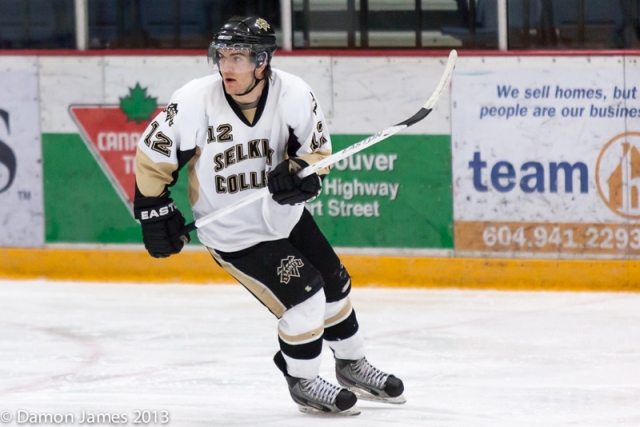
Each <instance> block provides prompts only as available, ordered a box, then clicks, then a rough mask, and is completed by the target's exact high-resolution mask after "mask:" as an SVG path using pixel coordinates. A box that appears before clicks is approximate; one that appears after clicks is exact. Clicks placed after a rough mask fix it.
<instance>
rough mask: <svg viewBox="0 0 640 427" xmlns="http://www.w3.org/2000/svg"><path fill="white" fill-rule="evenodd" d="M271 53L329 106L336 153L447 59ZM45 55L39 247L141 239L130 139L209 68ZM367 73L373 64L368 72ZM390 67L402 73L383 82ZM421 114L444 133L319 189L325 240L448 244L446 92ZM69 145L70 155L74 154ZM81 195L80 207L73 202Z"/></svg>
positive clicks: (415, 99)
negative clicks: (42, 236)
mask: <svg viewBox="0 0 640 427" xmlns="http://www.w3.org/2000/svg"><path fill="white" fill-rule="evenodd" d="M276 59H277V60H274V65H275V66H277V67H278V68H281V69H283V70H285V71H288V72H291V73H293V74H295V75H298V76H300V77H302V78H303V79H304V80H305V81H306V82H308V84H309V85H310V86H311V87H312V88H313V89H314V91H315V93H316V95H317V96H318V102H320V103H321V104H322V106H323V110H324V111H325V112H326V113H327V116H328V125H329V130H330V132H331V137H332V141H333V144H334V150H335V151H338V150H340V149H342V148H346V147H347V146H348V145H351V144H353V143H355V142H357V141H359V140H361V139H363V138H366V137H368V136H370V135H371V134H373V133H375V132H377V131H380V130H382V129H383V128H385V127H388V126H390V125H392V124H394V123H397V122H399V121H402V120H404V119H406V118H408V117H410V116H411V115H413V114H414V113H415V112H416V111H417V110H418V109H419V108H420V106H421V105H422V104H423V103H424V101H426V99H427V97H428V96H429V94H430V92H429V91H431V90H433V87H435V85H436V84H437V81H438V78H439V76H440V74H441V73H442V67H443V64H442V61H441V60H440V59H437V58H434V59H428V60H426V59H424V60H423V59H418V60H413V59H405V60H404V61H399V60H396V59H393V60H390V61H387V60H386V59H384V60H383V59H380V58H377V59H376V60H375V63H376V66H377V67H376V68H375V69H372V68H371V65H372V64H371V61H370V60H364V59H363V60H359V61H358V60H356V59H354V58H348V59H343V58H341V59H339V60H332V59H331V58H329V57H281V58H278V57H276ZM41 61H42V63H41V64H42V67H41V82H40V85H41V93H42V126H43V135H42V138H43V150H44V156H45V160H46V161H45V173H46V177H47V179H46V180H45V190H46V192H45V196H46V199H45V207H46V212H47V228H46V239H47V243H89V244H102V243H141V234H140V226H139V225H138V223H137V222H136V221H135V220H134V219H133V215H132V214H131V212H132V198H133V190H134V180H135V162H134V159H135V147H136V144H137V141H138V139H139V138H140V135H141V134H142V132H144V129H145V128H146V126H147V124H148V123H149V122H150V120H151V118H152V117H154V116H155V115H156V114H158V112H160V111H161V110H162V109H163V108H165V106H166V105H167V103H168V101H169V98H170V96H171V94H172V93H173V91H175V90H177V89H178V88H180V87H181V86H182V85H184V84H185V83H187V82H188V81H189V80H191V79H193V78H197V77H201V76H203V75H206V74H208V73H210V72H211V71H210V69H208V67H207V65H206V61H205V60H203V59H202V58H193V57H184V58H180V57H176V58H170V57H164V58H163V57H160V58H155V57H149V58H130V57H105V58H100V57H66V58H42V59H41ZM365 70H369V71H370V72H369V73H368V74H369V75H368V77H367V78H366V79H364V78H362V76H363V75H364V71H365ZM389 70H396V71H397V72H398V74H399V76H396V77H395V78H394V79H392V80H389V76H388V72H389ZM425 76H426V77H428V79H426V77H425ZM425 79H426V80H425ZM356 82H357V84H356ZM417 87H419V90H418V89H416V88H417ZM394 88H395V89H394ZM356 119H357V120H356ZM429 121H430V124H429V126H428V129H430V130H431V132H433V133H442V134H424V133H422V134H411V132H407V133H406V134H403V135H399V136H396V137H393V138H390V139H389V140H388V141H384V142H383V143H381V144H379V145H378V146H376V147H372V148H371V149H368V150H366V151H365V152H363V153H358V154H357V155H355V156H354V157H352V158H351V159H348V160H345V161H342V162H340V163H338V164H337V165H336V167H334V168H333V170H332V172H331V174H330V175H329V177H328V178H327V179H326V180H325V182H324V190H323V193H322V195H321V197H319V198H318V199H316V201H315V202H314V203H311V204H310V205H309V210H310V211H311V212H312V214H313V215H314V216H315V218H316V220H317V221H318V223H319V224H320V227H321V228H322V230H323V231H324V232H325V233H326V234H327V237H328V238H329V240H330V241H331V243H333V244H334V245H336V246H340V247H349V248H410V249H452V248H453V221H452V218H453V213H452V206H453V205H452V200H451V152H450V138H449V135H447V134H446V133H447V132H448V128H449V113H448V98H447V99H446V100H445V99H443V100H442V102H441V105H440V106H439V107H438V108H437V109H436V110H435V111H434V113H433V114H432V115H431V116H430V117H429ZM415 128H418V125H416V126H415ZM411 130H412V131H415V129H414V127H412V128H411ZM419 131H421V132H425V128H424V127H423V128H420V129H419ZM361 132H369V133H366V134H365V133H361ZM66 153H73V161H72V162H70V161H69V158H68V156H67V155H66ZM186 175H187V174H186V170H184V171H183V172H182V173H181V174H180V178H179V179H178V183H177V184H176V186H175V187H174V188H172V189H171V191H172V197H173V198H174V200H175V201H176V203H177V205H178V207H179V208H180V210H181V211H182V212H183V213H184V214H185V216H186V217H187V220H191V212H190V208H189V202H188V199H187V190H186V187H187V186H186V181H187V176H186ZM71 195H73V199H72V198H71ZM74 200H75V201H74ZM78 201H80V203H81V204H82V207H83V209H81V210H77V209H75V206H76V204H77V203H78ZM72 215H73V218H74V221H72V222H70V221H69V220H68V218H70V217H71V216H72ZM192 237H193V236H192ZM195 240H196V239H194V242H195ZM192 246H194V245H192Z"/></svg>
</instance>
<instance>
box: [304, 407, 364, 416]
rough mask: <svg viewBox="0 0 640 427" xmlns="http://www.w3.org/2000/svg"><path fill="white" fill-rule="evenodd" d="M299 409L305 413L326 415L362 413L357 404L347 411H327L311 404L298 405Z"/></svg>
mask: <svg viewBox="0 0 640 427" xmlns="http://www.w3.org/2000/svg"><path fill="white" fill-rule="evenodd" d="M298 409H299V410H300V412H303V413H305V414H309V415H318V416H326V417H352V416H355V415H360V409H359V408H358V407H357V406H355V405H354V406H352V407H351V408H349V409H347V410H345V411H340V412H325V411H322V410H320V409H316V408H313V407H311V406H304V405H298Z"/></svg>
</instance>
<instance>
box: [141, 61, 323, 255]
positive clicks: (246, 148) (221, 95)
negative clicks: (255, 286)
mask: <svg viewBox="0 0 640 427" xmlns="http://www.w3.org/2000/svg"><path fill="white" fill-rule="evenodd" d="M330 154H331V139H330V136H329V132H328V130H327V127H326V123H325V119H324V116H323V114H322V109H321V108H320V105H319V104H318V102H317V100H316V97H315V95H314V94H313V91H312V90H311V88H310V87H309V86H308V85H307V84H306V83H305V82H304V81H303V80H302V79H300V78H299V77H296V76H293V75H291V74H288V73H285V72H283V71H280V70H275V69H274V70H273V75H272V77H271V80H270V82H268V84H267V85H265V88H264V90H263V94H262V97H261V98H260V101H259V103H258V105H257V109H256V112H255V117H254V118H253V122H250V121H249V120H248V119H247V118H246V116H245V114H243V113H242V111H241V110H240V108H239V106H238V105H237V104H236V103H235V101H233V100H232V99H231V97H230V96H229V95H227V94H225V92H224V88H223V84H222V79H221V77H220V76H219V75H212V76H208V77H204V78H201V79H196V80H193V81H191V82H189V83H187V84H186V85H185V86H183V87H182V88H181V89H179V90H177V91H176V92H175V93H174V94H173V96H172V97H171V101H170V103H169V105H168V106H167V108H166V109H165V110H164V111H163V112H162V113H160V114H159V115H158V116H157V117H156V118H155V119H154V120H153V121H152V122H151V123H150V124H149V126H148V127H147V130H146V131H145V133H144V135H143V136H142V137H141V139H140V141H139V143H138V149H137V153H136V186H137V188H138V191H137V193H138V195H139V196H140V195H141V196H146V197H157V196H159V195H161V194H162V193H164V192H165V191H166V189H167V186H168V185H171V184H172V183H173V182H175V179H176V175H177V171H178V170H179V169H180V168H181V167H182V166H184V165H185V164H188V176H189V200H190V202H191V206H192V209H193V213H194V217H195V218H196V219H198V218H201V217H203V216H205V215H207V214H209V213H211V212H214V211H215V210H217V209H220V208H223V207H225V206H227V205H229V204H231V203H234V202H236V201H237V200H240V199H242V198H244V197H246V196H248V195H249V194H251V192H252V191H257V190H258V189H260V188H263V187H266V185H267V181H266V176H267V173H268V171H269V170H271V169H272V168H274V167H275V166H276V165H277V164H278V163H279V162H281V161H282V160H284V159H286V158H288V157H299V158H302V159H304V160H305V161H307V163H309V164H313V163H315V162H317V161H319V160H321V159H322V158H324V157H326V156H328V155H330ZM327 172H328V170H323V171H322V173H327ZM303 209H304V205H297V206H281V205H279V204H277V203H276V202H274V201H273V199H272V198H271V197H270V196H268V197H264V198H262V199H261V200H258V201H256V202H254V203H251V204H250V205H248V206H246V207H244V208H241V209H240V210H238V211H236V212H234V213H232V214H230V215H227V216H225V217H223V218H221V219H219V220H216V221H214V222H212V223H209V224H207V225H205V226H203V227H202V228H200V229H198V238H199V239H200V241H201V242H202V243H203V244H205V245H206V246H208V247H210V248H214V249H218V250H221V251H224V252H235V251H239V250H242V249H245V248H248V247H250V246H253V245H255V244H257V243H260V242H263V241H269V240H277V239H283V238H287V237H288V236H289V234H290V233H291V230H292V229H293V227H294V226H295V224H296V223H297V222H298V220H299V218H300V216H301V214H302V210H303Z"/></svg>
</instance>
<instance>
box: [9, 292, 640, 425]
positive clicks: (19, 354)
mask: <svg viewBox="0 0 640 427" xmlns="http://www.w3.org/2000/svg"><path fill="white" fill-rule="evenodd" d="M352 300H353V303H354V306H355V307H356V310H357V314H358V318H359V320H360V323H361V327H362V330H363V332H364V334H365V336H366V338H367V354H368V358H369V360H370V361H371V362H372V363H373V364H374V365H376V366H378V367H380V368H382V369H384V370H386V371H388V372H392V373H394V374H396V375H397V376H399V377H400V378H402V379H403V380H404V382H405V385H406V391H405V396H406V398H407V404H406V405H403V406H390V405H384V404H376V403H368V402H362V401H361V402H360V403H359V406H360V408H361V409H362V414H361V415H360V416H358V417H352V418H349V419H327V418H326V417H325V418H320V417H312V416H309V415H305V414H302V413H299V412H298V410H297V407H296V406H295V404H294V403H293V402H292V401H291V399H290V398H289V395H288V392H287V388H286V384H285V381H284V379H283V378H282V375H281V374H280V372H279V371H278V370H277V369H276V367H275V365H274V364H273V362H272V361H271V359H272V357H273V354H274V353H275V352H276V351H277V349H278V343H277V338H276V319H275V318H273V317H272V316H271V315H270V314H269V312H268V311H267V310H266V309H265V308H264V307H262V306H261V305H260V304H259V303H258V302H257V301H256V300H255V299H254V298H253V297H252V296H251V295H250V294H249V293H248V292H247V291H245V290H244V289H243V288H242V287H241V286H240V285H228V286H221V285H212V286H200V285H193V286H192V285H175V286H174V285H171V286H168V285H148V284H140V285H136V284H131V285H124V284H92V283H72V282H44V281H19V282H18V281H16V282H12V281H0V415H1V412H2V411H7V410H8V411H10V413H11V415H12V416H14V417H15V415H16V411H17V410H18V409H22V410H25V411H28V412H29V413H32V414H33V413H37V414H54V413H58V414H66V413H69V414H73V415H74V416H75V419H74V423H68V424H66V425H79V422H78V420H79V417H80V415H81V412H82V411H83V410H84V411H88V412H90V413H96V414H97V413H102V414H116V413H117V414H125V415H126V416H127V417H128V420H129V422H128V424H126V425H134V424H133V423H132V422H131V421H132V419H133V417H134V416H135V414H134V411H135V410H149V411H154V410H155V411H161V410H166V411H169V413H170V417H171V421H170V423H169V425H171V426H274V427H285V426H296V427H299V426H304V427H313V426H328V425H332V426H389V425H398V426H430V427H431V426H433V427H435V426H452V427H453V426H456V427H457V426H473V427H478V426H480V427H482V426H505V427H507V426H508V427H514V426H517V427H520V426H565V425H572V426H594V427H595V426H598V427H603V426H615V425H623V426H640V294H624V293H569V292H566V293H547V292H544V293H543V292H539V293H538V292H536V293H533V292H493V291H461V290H406V289H376V288H355V289H354V291H353V293H352ZM321 374H322V375H323V376H325V378H327V379H331V380H332V381H335V377H334V375H332V357H331V353H330V351H329V350H328V348H326V347H325V353H324V359H323V365H322V372H321ZM116 424H117V423H112V425H116ZM0 425H2V423H0ZM5 425H18V424H16V421H15V418H14V420H13V421H12V422H11V423H9V424H5ZM20 425H28V424H20ZM118 425H122V424H118ZM148 425H154V424H153V423H151V424H148ZM155 425H160V424H155Z"/></svg>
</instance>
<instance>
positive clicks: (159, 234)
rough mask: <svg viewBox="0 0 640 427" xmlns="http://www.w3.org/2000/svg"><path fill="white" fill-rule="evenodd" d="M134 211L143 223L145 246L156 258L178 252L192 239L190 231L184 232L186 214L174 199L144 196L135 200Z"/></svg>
mask: <svg viewBox="0 0 640 427" xmlns="http://www.w3.org/2000/svg"><path fill="white" fill-rule="evenodd" d="M134 213H135V218H136V219H138V220H140V224H141V225H142V241H143V242H144V247H145V248H146V249H147V251H149V255H151V256H152V257H154V258H166V257H168V256H170V255H173V254H177V253H179V252H180V251H181V250H182V248H183V247H184V244H185V243H189V242H190V241H191V238H190V237H189V233H182V229H183V228H184V223H185V220H184V216H182V214H181V213H180V211H179V210H178V208H177V207H176V204H175V203H174V202H173V200H172V199H169V198H164V197H143V198H141V199H138V200H136V201H135V204H134Z"/></svg>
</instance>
